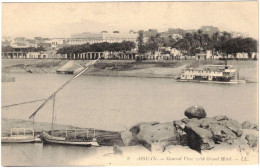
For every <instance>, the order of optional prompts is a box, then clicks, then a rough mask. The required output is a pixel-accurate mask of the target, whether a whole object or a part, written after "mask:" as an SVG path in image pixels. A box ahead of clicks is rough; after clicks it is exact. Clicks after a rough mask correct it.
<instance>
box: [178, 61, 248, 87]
mask: <svg viewBox="0 0 260 168" xmlns="http://www.w3.org/2000/svg"><path fill="white" fill-rule="evenodd" d="M177 81H181V82H200V83H224V84H238V83H246V81H245V80H241V79H239V72H238V70H237V69H234V68H232V65H205V66H204V68H203V69H193V68H187V69H185V70H183V72H182V74H181V76H179V77H177Z"/></svg>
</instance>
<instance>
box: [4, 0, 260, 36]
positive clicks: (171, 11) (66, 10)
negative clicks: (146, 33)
mask: <svg viewBox="0 0 260 168" xmlns="http://www.w3.org/2000/svg"><path fill="white" fill-rule="evenodd" d="M201 26H216V27H218V28H219V29H220V30H221V31H224V30H225V31H235V32H242V33H246V34H248V35H249V36H251V37H254V38H257V39H258V4H257V2H255V1H250V2H105V3H104V2H103V3H101V2H100V3H97V2H96V3H2V36H8V37H18V36H19V37H27V38H33V37H36V36H41V37H49V38H68V37H70V36H71V34H74V33H81V32H100V31H102V30H107V31H110V32H111V31H113V30H118V31H120V32H128V31H129V30H131V29H133V30H135V31H138V30H148V29H158V30H159V31H167V30H168V28H182V29H199V28H200V27H201Z"/></svg>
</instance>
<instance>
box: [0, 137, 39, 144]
mask: <svg viewBox="0 0 260 168" xmlns="http://www.w3.org/2000/svg"><path fill="white" fill-rule="evenodd" d="M35 142H41V141H40V139H38V138H34V137H2V138H1V143H35Z"/></svg>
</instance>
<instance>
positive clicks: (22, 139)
mask: <svg viewBox="0 0 260 168" xmlns="http://www.w3.org/2000/svg"><path fill="white" fill-rule="evenodd" d="M21 132H23V133H22V134H21ZM36 142H41V140H40V138H38V137H36V136H35V134H34V130H33V129H32V128H12V129H11V134H10V137H1V143H36Z"/></svg>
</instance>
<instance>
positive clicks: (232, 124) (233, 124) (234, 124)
mask: <svg viewBox="0 0 260 168" xmlns="http://www.w3.org/2000/svg"><path fill="white" fill-rule="evenodd" d="M218 122H219V124H221V125H223V126H225V127H227V128H228V129H230V130H231V131H232V132H233V133H235V134H236V136H237V137H240V136H241V135H242V131H241V130H240V129H242V125H241V124H240V123H239V122H238V121H236V120H232V119H228V120H221V121H218Z"/></svg>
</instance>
